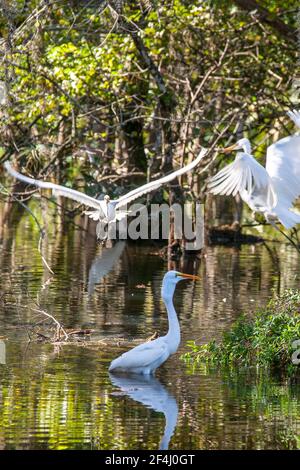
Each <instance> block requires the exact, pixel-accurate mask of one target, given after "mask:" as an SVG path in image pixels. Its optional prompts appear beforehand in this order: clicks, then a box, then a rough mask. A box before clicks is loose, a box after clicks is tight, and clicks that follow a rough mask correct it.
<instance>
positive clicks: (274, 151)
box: [266, 110, 300, 209]
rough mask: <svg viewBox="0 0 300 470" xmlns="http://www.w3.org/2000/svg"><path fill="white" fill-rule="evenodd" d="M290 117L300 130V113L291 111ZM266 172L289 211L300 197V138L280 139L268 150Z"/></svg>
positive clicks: (294, 136)
mask: <svg viewBox="0 0 300 470" xmlns="http://www.w3.org/2000/svg"><path fill="white" fill-rule="evenodd" d="M288 115H289V117H290V118H291V119H292V120H293V121H294V123H295V124H296V126H297V127H299V128H300V113H299V111H296V110H294V111H289V112H288ZM266 170H267V172H268V173H269V175H270V177H271V180H272V185H273V187H274V190H275V191H276V193H277V194H278V200H279V201H280V203H281V205H284V206H285V207H287V208H288V209H289V208H290V207H292V205H293V202H294V201H295V199H296V198H297V197H298V196H299V195H300V136H299V135H296V134H295V135H291V136H288V137H285V138H283V139H280V140H279V141H278V142H275V143H274V144H272V145H270V147H268V149H267V161H266Z"/></svg>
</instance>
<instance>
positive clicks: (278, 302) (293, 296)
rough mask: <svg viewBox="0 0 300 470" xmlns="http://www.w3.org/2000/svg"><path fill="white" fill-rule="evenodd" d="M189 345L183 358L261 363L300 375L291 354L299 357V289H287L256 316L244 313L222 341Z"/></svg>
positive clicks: (233, 363)
mask: <svg viewBox="0 0 300 470" xmlns="http://www.w3.org/2000/svg"><path fill="white" fill-rule="evenodd" d="M296 340H299V343H298V345H295V343H294V342H295V341H296ZM293 343H294V344H293ZM187 345H188V347H189V348H190V351H188V352H187V353H185V354H183V356H182V359H183V360H185V361H187V362H190V363H191V362H192V363H199V362H208V363H210V364H211V365H213V366H260V367H267V368H270V369H273V370H277V371H279V372H281V373H284V374H287V375H289V376H291V375H298V374H299V371H300V364H299V365H297V364H294V363H293V361H292V357H294V358H296V359H299V361H300V291H298V290H286V291H285V292H284V293H283V294H282V295H281V296H280V297H276V298H275V299H273V300H271V301H270V302H269V304H268V305H267V307H266V308H265V309H263V310H262V311H259V312H257V313H256V314H255V315H254V317H252V318H247V317H246V316H245V315H243V316H241V317H240V318H239V319H238V321H236V322H235V323H234V324H233V326H232V327H231V329H230V330H229V331H228V332H225V333H224V334H223V337H222V340H221V341H220V342H219V343H217V342H216V341H210V342H209V343H207V344H204V345H200V346H199V345H197V344H196V343H195V342H194V341H189V342H188V343H187ZM297 349H298V350H299V354H298V353H297Z"/></svg>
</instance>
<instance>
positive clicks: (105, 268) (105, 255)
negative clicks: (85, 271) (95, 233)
mask: <svg viewBox="0 0 300 470" xmlns="http://www.w3.org/2000/svg"><path fill="white" fill-rule="evenodd" d="M125 245H126V242H124V241H119V242H117V243H116V244H115V245H113V246H112V247H111V248H106V247H103V248H102V252H101V255H99V256H96V257H95V259H94V261H93V262H92V265H91V267H90V270H89V282H88V294H89V295H92V294H93V293H94V290H95V284H98V283H99V282H100V281H101V279H102V278H103V277H104V276H106V275H107V274H108V273H109V272H110V271H111V270H112V268H113V267H114V265H115V264H116V262H117V261H118V259H119V258H120V257H121V255H122V253H123V251H124V248H125Z"/></svg>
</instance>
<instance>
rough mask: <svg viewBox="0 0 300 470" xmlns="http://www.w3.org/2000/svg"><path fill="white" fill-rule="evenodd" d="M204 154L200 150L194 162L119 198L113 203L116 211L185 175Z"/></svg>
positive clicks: (203, 150)
mask: <svg viewBox="0 0 300 470" xmlns="http://www.w3.org/2000/svg"><path fill="white" fill-rule="evenodd" d="M206 152H207V149H205V148H202V149H201V151H200V153H199V155H198V157H197V158H195V160H194V161H192V162H191V163H189V164H188V165H186V166H184V167H182V168H180V169H179V170H176V171H173V172H172V173H170V174H169V175H166V176H163V177H162V178H159V179H157V180H154V181H150V183H147V184H144V185H143V186H141V187H140V188H136V189H133V190H132V191H130V192H129V193H127V194H125V195H124V196H121V197H120V198H119V199H117V200H116V201H115V202H116V203H117V204H116V209H118V208H119V207H123V206H125V205H127V204H129V203H130V202H132V201H134V200H135V199H137V198H139V197H141V196H144V195H145V194H148V193H150V192H152V191H155V190H156V189H159V188H160V187H161V186H162V185H163V184H167V183H169V182H170V181H172V180H173V179H175V178H176V177H178V176H181V175H183V174H185V173H187V172H188V171H191V170H192V169H193V168H195V167H196V166H197V165H198V164H199V163H200V161H201V160H202V158H203V157H204V155H205V154H206Z"/></svg>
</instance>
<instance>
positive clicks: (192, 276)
mask: <svg viewBox="0 0 300 470" xmlns="http://www.w3.org/2000/svg"><path fill="white" fill-rule="evenodd" d="M177 275H178V276H180V277H184V278H186V279H193V281H199V280H200V277H199V276H195V275H194V274H184V273H177Z"/></svg>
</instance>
